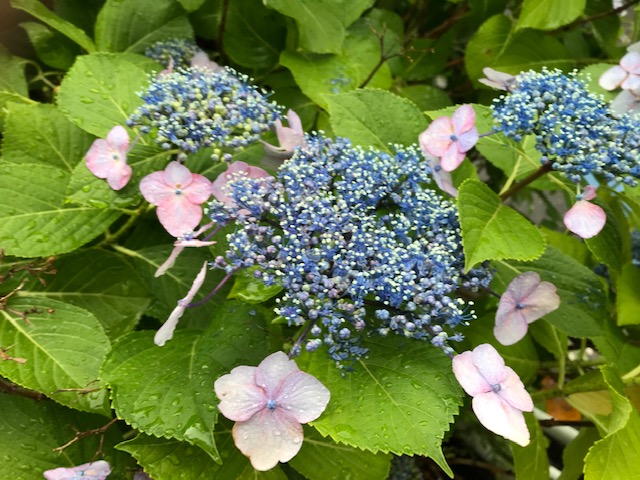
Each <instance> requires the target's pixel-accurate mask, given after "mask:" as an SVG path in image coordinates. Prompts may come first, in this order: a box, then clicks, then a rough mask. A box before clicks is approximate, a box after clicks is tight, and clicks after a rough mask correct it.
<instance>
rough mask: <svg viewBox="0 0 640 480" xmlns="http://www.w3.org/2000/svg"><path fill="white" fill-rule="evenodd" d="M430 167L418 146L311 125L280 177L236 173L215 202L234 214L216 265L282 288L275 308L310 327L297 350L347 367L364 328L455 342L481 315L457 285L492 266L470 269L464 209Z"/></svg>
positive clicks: (217, 213) (479, 278)
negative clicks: (359, 139) (320, 130)
mask: <svg viewBox="0 0 640 480" xmlns="http://www.w3.org/2000/svg"><path fill="white" fill-rule="evenodd" d="M431 175H432V171H431V168H430V167H429V165H428V164H427V162H425V160H424V159H423V157H422V154H421V152H420V151H419V149H418V148H416V147H409V148H402V147H395V153H394V154H388V153H385V152H381V151H379V150H375V149H362V148H359V147H354V146H352V145H351V143H350V142H349V140H347V139H343V138H337V139H335V140H332V139H329V138H326V137H325V136H324V135H322V134H314V135H308V136H307V137H306V145H305V146H301V147H298V148H296V150H295V153H294V154H293V156H292V157H291V158H290V159H288V160H286V161H285V162H284V163H283V164H282V166H281V167H280V169H279V171H278V175H277V178H276V179H275V181H273V182H266V181H265V179H264V178H254V179H252V178H247V177H246V176H245V177H242V178H239V179H238V180H231V181H229V182H228V183H227V184H226V188H227V192H228V193H227V194H226V195H227V196H229V197H231V198H233V202H232V203H222V202H219V201H213V202H212V203H211V204H210V205H209V216H210V218H211V219H212V220H214V221H217V222H225V221H235V222H236V224H237V229H236V231H235V232H234V233H231V234H229V235H228V237H227V240H228V246H229V247H228V250H227V252H226V255H224V256H220V257H218V258H216V260H215V262H214V265H215V266H217V267H219V268H223V269H225V271H226V272H227V273H230V272H234V271H236V270H237V269H240V268H246V267H253V274H254V276H255V277H256V279H258V280H261V281H262V282H264V283H265V284H266V285H274V284H278V285H281V286H282V287H283V293H282V295H281V296H280V297H279V298H278V299H276V301H277V308H276V312H277V313H278V314H279V315H280V316H281V317H282V318H283V320H284V321H286V322H287V323H288V324H289V325H290V326H302V325H305V332H307V334H305V335H302V336H301V337H300V339H299V340H298V342H297V343H296V344H295V345H294V347H293V354H296V353H297V351H298V350H299V349H300V348H303V347H304V348H306V349H307V350H308V351H313V350H316V349H317V348H318V347H320V346H324V347H325V348H327V349H328V352H329V354H330V355H331V357H332V358H333V359H334V360H336V362H337V363H338V364H339V365H341V366H342V365H343V364H344V363H349V362H351V361H352V360H353V359H354V358H357V357H359V356H361V355H364V354H365V353H366V349H365V348H363V347H362V345H361V341H362V337H363V335H369V334H375V335H387V334H389V333H390V332H393V333H397V334H400V335H402V336H404V337H407V338H415V339H419V340H426V341H430V342H432V343H433V344H434V345H436V346H438V347H441V348H443V349H444V350H445V352H446V353H452V352H453V350H452V349H451V347H449V346H448V342H449V341H458V340H460V339H461V338H462V336H461V335H460V334H459V333H457V331H456V328H457V327H459V326H461V325H465V324H467V322H468V321H469V320H471V319H473V318H474V314H473V311H472V308H471V304H470V303H467V302H466V301H464V300H462V299H461V298H459V297H458V296H457V294H456V293H457V290H458V289H460V288H469V289H474V288H478V287H480V286H483V285H484V286H486V285H488V282H489V281H490V279H491V273H490V272H489V271H488V269H486V268H484V267H482V268H479V269H476V270H472V271H471V272H469V273H468V274H466V275H465V274H464V273H463V270H464V259H463V252H462V243H461V237H460V226H459V222H458V213H457V209H456V206H455V205H454V204H452V203H450V202H449V201H447V200H444V199H443V198H442V197H441V196H440V195H439V194H438V193H436V192H435V191H434V190H431V189H429V188H428V185H429V184H430V183H431V181H432V180H431Z"/></svg>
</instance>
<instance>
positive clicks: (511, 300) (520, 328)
mask: <svg viewBox="0 0 640 480" xmlns="http://www.w3.org/2000/svg"><path fill="white" fill-rule="evenodd" d="M559 306H560V297H559V296H558V294H557V293H556V286H555V285H554V284H553V283H550V282H543V281H541V280H540V275H538V274H537V273H536V272H525V273H523V274H521V275H518V276H517V277H516V278H514V279H513V280H512V281H511V283H510V284H509V286H508V287H507V290H506V291H505V292H504V293H503V294H502V296H501V297H500V303H499V305H498V312H497V313H496V325H495V327H494V329H493V333H494V335H495V336H496V339H497V340H498V341H499V342H500V343H501V344H503V345H513V344H514V343H516V342H517V341H519V340H520V339H521V338H523V337H524V336H525V335H526V333H527V329H528V328H529V324H530V323H532V322H535V321H536V320H538V319H539V318H542V317H544V316H545V315H546V314H547V313H551V312H553V311H554V310H556V309H557V308H558V307H559Z"/></svg>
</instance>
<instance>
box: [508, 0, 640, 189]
mask: <svg viewBox="0 0 640 480" xmlns="http://www.w3.org/2000/svg"><path fill="white" fill-rule="evenodd" d="M638 1H640V0H638ZM552 170H553V169H552V168H551V163H547V164H545V165H542V166H541V167H540V168H539V169H538V170H536V171H535V172H533V173H532V174H531V175H529V176H528V177H526V178H523V179H522V180H520V181H519V182H516V183H514V184H513V186H512V187H511V188H510V189H509V190H507V191H506V192H504V193H502V194H500V199H501V200H506V199H507V198H509V197H510V196H511V195H513V194H514V193H516V192H518V191H520V190H521V189H522V188H524V187H526V186H527V185H529V184H530V183H532V182H534V181H535V180H537V179H538V178H540V177H542V176H544V175H546V174H547V173H549V172H551V171H552Z"/></svg>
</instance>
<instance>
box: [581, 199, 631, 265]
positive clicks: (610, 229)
mask: <svg viewBox="0 0 640 480" xmlns="http://www.w3.org/2000/svg"><path fill="white" fill-rule="evenodd" d="M594 203H596V204H598V205H599V206H600V207H601V208H602V209H603V210H604V211H605V213H606V215H607V223H606V224H605V226H604V228H603V229H602V231H601V232H600V233H599V234H598V235H596V236H595V237H592V238H588V239H586V240H585V241H584V243H585V244H586V245H587V247H588V248H589V250H591V253H593V255H594V257H596V259H597V260H598V261H599V262H602V263H604V264H605V265H606V266H607V267H609V269H610V270H611V273H612V274H614V275H615V274H618V273H620V270H621V269H622V263H623V260H622V254H621V252H622V238H621V232H620V226H619V224H618V221H617V220H616V217H615V215H614V214H613V210H611V208H609V206H608V205H607V204H606V203H604V202H603V201H602V200H599V199H596V200H594Z"/></svg>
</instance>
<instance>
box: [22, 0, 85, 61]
mask: <svg viewBox="0 0 640 480" xmlns="http://www.w3.org/2000/svg"><path fill="white" fill-rule="evenodd" d="M11 6H12V7H13V8H16V9H18V10H24V11H25V12H27V13H29V14H31V15H33V16H34V17H36V18H37V19H38V20H40V21H42V22H44V23H46V24H47V25H49V26H50V27H51V28H53V29H54V30H57V31H58V32H60V33H61V34H63V35H64V36H65V37H67V38H69V39H71V40H73V41H74V42H75V43H77V44H78V45H80V46H81V47H82V48H83V49H84V50H86V51H87V52H88V53H93V52H94V51H95V49H96V46H95V45H94V44H93V41H92V40H91V39H90V38H89V37H88V36H87V34H86V33H84V31H83V30H82V29H80V28H78V27H76V26H75V25H74V24H73V23H70V22H67V21H66V20H64V19H62V18H60V17H59V16H57V15H56V14H55V13H53V12H52V11H51V10H49V9H48V8H47V7H45V6H44V5H43V4H42V3H40V2H39V1H37V0H11Z"/></svg>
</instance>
